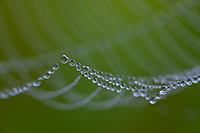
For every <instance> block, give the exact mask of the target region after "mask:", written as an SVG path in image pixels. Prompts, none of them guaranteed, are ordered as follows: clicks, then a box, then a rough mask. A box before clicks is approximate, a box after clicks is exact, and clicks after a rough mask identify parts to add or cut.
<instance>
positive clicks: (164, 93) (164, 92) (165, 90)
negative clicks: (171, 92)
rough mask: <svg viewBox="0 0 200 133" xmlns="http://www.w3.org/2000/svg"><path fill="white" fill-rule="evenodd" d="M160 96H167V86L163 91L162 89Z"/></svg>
mask: <svg viewBox="0 0 200 133" xmlns="http://www.w3.org/2000/svg"><path fill="white" fill-rule="evenodd" d="M160 94H162V95H166V94H167V88H166V87H165V86H163V87H162V88H161V89H160Z"/></svg>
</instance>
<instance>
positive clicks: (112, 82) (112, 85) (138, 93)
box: [0, 55, 200, 104]
mask: <svg viewBox="0 0 200 133" xmlns="http://www.w3.org/2000/svg"><path fill="white" fill-rule="evenodd" d="M60 62H61V63H62V64H67V63H68V62H69V65H70V66H76V70H77V71H78V72H80V73H81V74H83V75H84V76H85V77H86V78H88V80H91V81H92V82H93V83H95V84H97V85H98V86H100V87H103V88H106V89H107V90H111V91H116V92H117V93H121V92H122V91H132V92H133V96H134V97H144V98H145V99H146V100H148V101H149V102H150V103H151V104H155V103H156V102H157V100H159V99H161V98H162V96H163V95H166V94H167V93H168V92H169V91H171V90H173V89H177V87H185V86H186V85H192V84H193V83H195V84H197V83H198V82H199V81H200V75H198V76H196V75H195V76H192V77H191V78H188V79H187V80H183V81H176V83H174V82H172V83H171V84H169V85H166V86H163V85H157V86H155V85H147V84H144V83H140V82H139V81H134V79H132V78H131V79H129V78H130V77H128V80H132V81H134V82H135V84H137V85H138V86H142V87H136V86H130V85H126V84H125V83H122V82H121V81H123V78H124V76H123V75H112V74H111V73H105V74H104V73H103V72H101V71H97V72H96V70H95V69H90V68H89V67H88V66H84V65H82V64H80V63H79V62H76V61H75V60H74V59H69V58H68V57H67V56H66V55H62V57H61V60H60ZM58 69H59V65H58V64H57V63H56V64H54V65H53V67H51V68H50V69H49V70H48V71H47V72H45V73H44V74H43V75H42V76H40V77H39V78H36V79H35V80H33V81H31V82H29V83H26V84H25V85H23V86H22V87H20V86H18V87H13V88H12V89H10V90H9V89H4V90H2V91H1V92H0V98H3V99H7V98H9V97H10V96H15V95H17V94H21V93H23V92H25V91H28V90H29V89H30V87H32V86H34V87H39V86H40V85H41V82H42V80H44V79H49V78H50V77H51V76H52V75H53V74H54V73H55V71H56V70H58ZM103 81H104V82H103ZM105 82H107V83H105ZM108 83H109V84H108ZM147 88H148V89H147ZM152 89H159V93H157V94H156V95H155V96H154V97H151V96H150V95H149V94H148V90H152Z"/></svg>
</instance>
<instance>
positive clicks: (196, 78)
mask: <svg viewBox="0 0 200 133" xmlns="http://www.w3.org/2000/svg"><path fill="white" fill-rule="evenodd" d="M193 81H194V83H195V84H197V83H199V80H198V77H197V76H195V77H194V78H193Z"/></svg>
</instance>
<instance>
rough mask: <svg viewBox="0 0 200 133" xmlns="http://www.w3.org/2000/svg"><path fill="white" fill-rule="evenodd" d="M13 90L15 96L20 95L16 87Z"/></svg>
mask: <svg viewBox="0 0 200 133" xmlns="http://www.w3.org/2000/svg"><path fill="white" fill-rule="evenodd" d="M12 90H13V92H14V93H15V94H20V92H19V91H18V89H17V88H16V87H14V88H13V89H12Z"/></svg>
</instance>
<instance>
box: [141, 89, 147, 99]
mask: <svg viewBox="0 0 200 133" xmlns="http://www.w3.org/2000/svg"><path fill="white" fill-rule="evenodd" d="M140 95H141V97H146V96H147V89H146V88H145V87H143V88H142V90H141V94H140Z"/></svg>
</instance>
